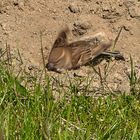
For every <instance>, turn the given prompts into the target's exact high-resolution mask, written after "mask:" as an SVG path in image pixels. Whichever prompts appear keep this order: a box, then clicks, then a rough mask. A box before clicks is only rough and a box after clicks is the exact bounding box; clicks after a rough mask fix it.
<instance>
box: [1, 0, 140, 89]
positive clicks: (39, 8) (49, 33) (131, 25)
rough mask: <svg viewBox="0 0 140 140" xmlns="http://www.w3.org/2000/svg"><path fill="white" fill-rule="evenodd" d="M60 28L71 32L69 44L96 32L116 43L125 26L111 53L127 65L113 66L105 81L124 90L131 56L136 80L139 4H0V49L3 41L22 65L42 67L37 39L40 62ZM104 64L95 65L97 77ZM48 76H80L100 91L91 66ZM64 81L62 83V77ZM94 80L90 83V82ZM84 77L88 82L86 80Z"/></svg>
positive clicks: (89, 0)
mask: <svg viewBox="0 0 140 140" xmlns="http://www.w3.org/2000/svg"><path fill="white" fill-rule="evenodd" d="M65 26H68V27H69V28H70V31H71V34H70V36H69V40H70V41H72V40H77V39H79V38H81V37H85V36H90V35H93V34H95V33H98V32H100V31H102V32H105V33H106V34H107V35H108V36H109V37H110V38H112V39H115V37H116V36H117V34H118V31H119V29H120V27H121V26H124V30H123V31H122V33H121V35H120V37H119V40H118V42H117V44H116V50H119V51H120V52H121V53H122V54H123V55H124V57H125V59H126V61H125V62H123V61H116V60H114V61H112V62H111V64H110V68H111V67H112V66H113V67H112V68H111V70H110V73H109V76H108V78H107V81H108V87H109V88H111V89H113V90H115V91H118V90H124V91H128V90H129V82H128V78H127V74H126V73H129V72H130V67H129V66H130V60H129V55H130V54H131V55H132V57H133V59H134V62H135V68H136V71H137V74H138V75H139V76H140V1H138V0H106V1H102V0H94V1H93V0H1V1H0V48H3V49H4V48H5V47H6V42H7V44H8V45H9V46H10V48H11V53H12V54H13V55H16V54H17V50H19V52H20V54H21V56H22V61H23V64H24V65H27V66H29V67H30V66H33V67H37V68H42V66H43V63H42V55H41V39H40V36H41V35H40V33H42V34H43V35H42V45H43V50H44V54H45V61H46V63H47V58H48V55H49V52H50V49H51V47H52V44H53V42H54V40H55V38H56V36H57V34H58V32H59V31H60V30H61V29H63V28H64V27H65ZM106 65H107V62H106V61H102V62H101V63H100V64H99V65H98V66H96V67H100V69H101V73H102V76H104V73H105V66H106ZM47 73H48V74H49V75H51V76H54V77H57V78H59V79H63V80H62V82H65V80H64V79H68V78H67V76H66V75H67V74H68V75H70V77H73V78H75V77H74V76H73V73H76V74H78V75H80V76H82V77H90V78H91V77H92V79H93V83H92V84H91V85H92V87H94V88H97V87H100V82H99V79H100V77H99V76H98V75H96V76H95V74H94V71H93V69H92V68H91V67H90V66H87V67H85V66H84V67H82V68H80V69H79V70H76V71H69V72H66V73H67V74H66V73H65V72H64V73H63V74H61V75H60V74H57V73H54V72H47ZM62 77H63V78H62ZM93 77H94V78H93ZM90 78H89V79H90Z"/></svg>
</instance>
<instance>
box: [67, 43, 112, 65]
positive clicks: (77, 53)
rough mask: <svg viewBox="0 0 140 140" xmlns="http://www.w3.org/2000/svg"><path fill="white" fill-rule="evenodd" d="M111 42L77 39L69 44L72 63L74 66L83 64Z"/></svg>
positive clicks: (106, 47) (105, 48)
mask: <svg viewBox="0 0 140 140" xmlns="http://www.w3.org/2000/svg"><path fill="white" fill-rule="evenodd" d="M110 46H111V43H106V44H93V43H92V42H90V41H85V42H84V41H82V42H81V41H80V42H79V41H78V42H75V43H72V44H70V45H69V47H71V48H72V64H73V66H74V67H80V66H82V65H85V64H86V63H88V62H89V61H91V60H92V59H94V58H95V57H97V56H98V55H100V54H101V53H102V52H103V51H105V50H107V49H108V48H109V47H110Z"/></svg>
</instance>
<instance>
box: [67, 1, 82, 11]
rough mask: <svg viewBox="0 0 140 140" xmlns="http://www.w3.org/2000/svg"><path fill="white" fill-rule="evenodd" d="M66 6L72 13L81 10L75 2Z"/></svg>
mask: <svg viewBox="0 0 140 140" xmlns="http://www.w3.org/2000/svg"><path fill="white" fill-rule="evenodd" d="M68 8H69V10H70V11H71V12H72V13H78V12H80V11H81V10H80V7H78V5H77V4H75V3H72V4H70V6H69V7H68Z"/></svg>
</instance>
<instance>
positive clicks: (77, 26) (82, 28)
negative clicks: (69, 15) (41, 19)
mask: <svg viewBox="0 0 140 140" xmlns="http://www.w3.org/2000/svg"><path fill="white" fill-rule="evenodd" d="M73 25H74V30H73V34H74V35H83V34H85V33H86V32H87V30H88V29H90V28H91V24H90V22H88V21H76V22H75V23H74V24H73Z"/></svg>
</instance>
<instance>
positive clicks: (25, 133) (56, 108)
mask: <svg viewBox="0 0 140 140" xmlns="http://www.w3.org/2000/svg"><path fill="white" fill-rule="evenodd" d="M131 66H132V62H131ZM134 76H135V77H136V75H135V74H134V69H133V71H132V72H131V74H130V75H129V79H130V86H132V88H131V91H130V93H119V94H120V96H117V97H114V96H111V95H110V96H107V97H105V98H103V97H99V98H93V97H92V96H86V95H85V94H83V92H81V91H80V90H79V91H77V90H76V89H78V87H75V86H72V83H70V88H69V90H66V91H65V95H64V96H63V97H62V98H61V99H60V100H57V101H56V100H55V99H54V97H53V93H54V90H53V89H52V85H51V80H53V79H51V78H50V77H46V79H45V84H44V85H43V86H42V85H41V84H40V83H38V82H36V81H35V82H34V84H33V85H32V86H33V87H32V88H29V87H28V86H27V85H28V84H27V83H26V84H23V83H22V80H21V77H20V76H19V77H16V76H15V75H14V74H13V73H12V72H11V71H9V69H8V68H7V67H6V66H4V65H0V83H1V84H0V137H3V138H4V139H7V140H15V139H19V140H42V139H46V140H48V139H50V140H51V139H52V140H71V139H72V140H91V139H99V140H106V139H110V140H112V139H113V140H118V139H120V140H121V139H126V140H128V139H133V140H136V139H140V124H139V123H140V117H139V116H140V100H139V92H140V90H139V89H138V88H137V90H135V89H136V87H139V85H140V83H139V82H138V78H137V80H135V79H136V78H134ZM24 80H25V81H27V80H26V79H24ZM59 92H60V94H61V90H60V91H59ZM80 92H81V94H80ZM85 92H86V91H85ZM134 93H135V94H134ZM93 94H94V93H93Z"/></svg>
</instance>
